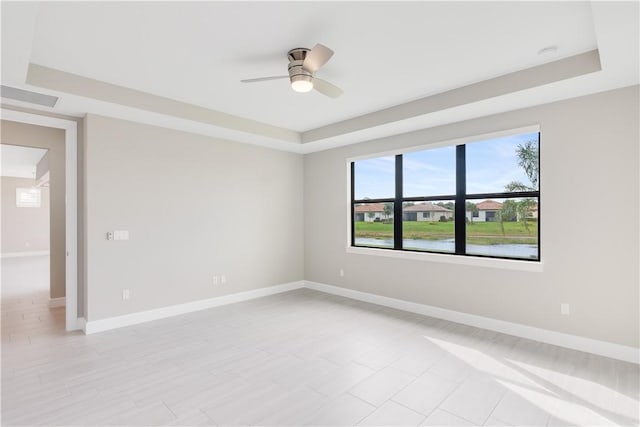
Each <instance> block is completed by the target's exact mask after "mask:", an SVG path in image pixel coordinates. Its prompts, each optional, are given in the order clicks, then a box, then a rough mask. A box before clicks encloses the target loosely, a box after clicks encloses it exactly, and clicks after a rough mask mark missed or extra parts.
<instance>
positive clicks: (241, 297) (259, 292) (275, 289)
mask: <svg viewBox="0 0 640 427" xmlns="http://www.w3.org/2000/svg"><path fill="white" fill-rule="evenodd" d="M303 287H304V282H303V281H298V282H291V283H285V284H283V285H276V286H269V287H267V288H259V289H254V290H251V291H246V292H239V293H235V294H230V295H223V296H220V297H215V298H209V299H205V300H199V301H193V302H188V303H184V304H177V305H171V306H169V307H162V308H156V309H154V310H148V311H141V312H138V313H131V314H125V315H124V316H117V317H110V318H107V319H100V320H93V321H88V322H86V324H85V325H84V332H85V333H86V334H94V333H96V332H102V331H108V330H110V329H116V328H122V327H124V326H130V325H135V324H138V323H144V322H149V321H151V320H158V319H164V318H166V317H172V316H178V315H180V314H186V313H191V312H194V311H200V310H205V309H207V308H212V307H218V306H221V305H227V304H233V303H236V302H240V301H247V300H250V299H254V298H260V297H264V296H267V295H274V294H279V293H281V292H287V291H292V290H294V289H300V288H303Z"/></svg>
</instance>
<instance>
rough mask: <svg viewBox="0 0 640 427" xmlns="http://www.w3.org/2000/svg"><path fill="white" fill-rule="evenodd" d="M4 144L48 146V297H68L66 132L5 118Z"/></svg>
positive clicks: (3, 126) (3, 124) (3, 125)
mask: <svg viewBox="0 0 640 427" xmlns="http://www.w3.org/2000/svg"><path fill="white" fill-rule="evenodd" d="M1 131H2V132H1V133H2V141H1V142H2V144H11V145H22V146H26V147H38V148H47V149H48V150H49V166H50V170H51V172H50V181H49V203H50V222H49V224H50V229H49V241H50V244H49V250H50V251H51V255H50V258H51V261H50V279H51V281H50V284H49V296H50V297H51V298H61V297H64V296H65V290H66V289H65V281H66V276H65V263H66V260H65V258H66V257H65V252H66V249H65V248H66V247H65V153H64V131H63V130H62V129H53V128H48V127H44V126H35V125H29V124H24V123H17V122H11V121H8V120H2V127H1Z"/></svg>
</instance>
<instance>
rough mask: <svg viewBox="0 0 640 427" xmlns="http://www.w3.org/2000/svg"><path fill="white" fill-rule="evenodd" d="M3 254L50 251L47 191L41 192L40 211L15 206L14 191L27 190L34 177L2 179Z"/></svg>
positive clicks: (5, 177) (32, 183) (41, 190)
mask: <svg viewBox="0 0 640 427" xmlns="http://www.w3.org/2000/svg"><path fill="white" fill-rule="evenodd" d="M0 183H1V185H2V255H7V254H11V253H16V252H18V253H20V252H42V251H48V250H49V188H47V187H42V188H41V189H40V207H39V208H35V207H34V208H19V207H16V188H30V187H32V186H33V185H34V183H35V180H34V179H33V178H14V177H7V176H3V177H2V178H0Z"/></svg>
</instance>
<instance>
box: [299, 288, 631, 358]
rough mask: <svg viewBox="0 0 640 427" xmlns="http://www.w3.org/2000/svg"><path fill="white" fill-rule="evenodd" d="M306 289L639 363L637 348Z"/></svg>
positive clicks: (346, 291)
mask: <svg viewBox="0 0 640 427" xmlns="http://www.w3.org/2000/svg"><path fill="white" fill-rule="evenodd" d="M304 287H305V288H309V289H313V290H316V291H320V292H325V293H328V294H334V295H340V296H343V297H346V298H350V299H355V300H358V301H364V302H368V303H372V304H377V305H382V306H385V307H391V308H395V309H398V310H403V311H408V312H411V313H417V314H422V315H425V316H430V317H436V318H438V319H444V320H449V321H452V322H456V323H462V324H465V325H469V326H475V327H478V328H482V329H489V330H491V331H496V332H502V333H505V334H508V335H515V336H517V337H521V338H527V339H531V340H535V341H540V342H544V343H547V344H553V345H557V346H559V347H565V348H570V349H573V350H579V351H584V352H587V353H593V354H598V355H601V356H606V357H610V358H613V359H618V360H624V361H625V362H631V363H640V349H638V348H635V347H629V346H625V345H620V344H614V343H610V342H606V341H599V340H594V339H591V338H585V337H580V336H577V335H570V334H565V333H562V332H555V331H550V330H547V329H541V328H536V327H533V326H527V325H522V324H518V323H511V322H506V321H504V320H497V319H492V318H489V317H483V316H477V315H475V314H468V313H463V312H459V311H453V310H447V309H444V308H440V307H434V306H430V305H426V304H418V303H415V302H409V301H404V300H399V299H395V298H389V297H384V296H381V295H375V294H370V293H368V292H361V291H355V290H353V289H347V288H341V287H339V286H333V285H326V284H324V283H317V282H311V281H307V280H305V281H304Z"/></svg>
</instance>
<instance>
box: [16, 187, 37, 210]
mask: <svg viewBox="0 0 640 427" xmlns="http://www.w3.org/2000/svg"><path fill="white" fill-rule="evenodd" d="M41 200H42V195H41V194H40V189H39V188H35V187H33V188H16V206H17V207H19V208H39V207H40V202H41Z"/></svg>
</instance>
